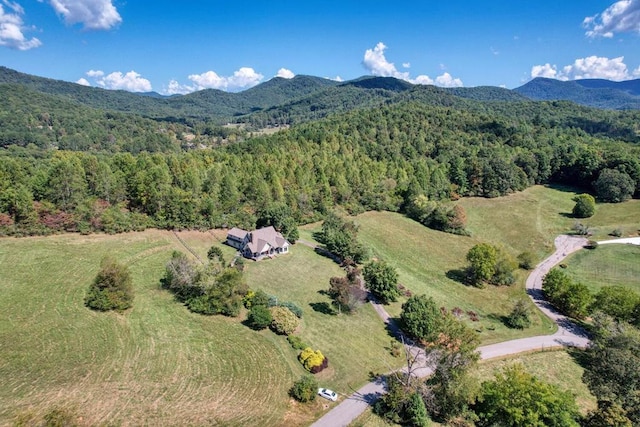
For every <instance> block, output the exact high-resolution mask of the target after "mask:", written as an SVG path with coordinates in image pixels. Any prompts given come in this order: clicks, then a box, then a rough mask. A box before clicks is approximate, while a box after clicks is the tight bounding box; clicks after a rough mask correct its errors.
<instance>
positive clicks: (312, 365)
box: [298, 347, 329, 374]
mask: <svg viewBox="0 0 640 427" xmlns="http://www.w3.org/2000/svg"><path fill="white" fill-rule="evenodd" d="M298 360H299V361H300V363H302V366H304V368H305V369H306V370H307V371H309V372H311V373H312V374H317V373H318V372H321V371H322V370H323V369H325V368H326V367H327V366H329V359H327V358H326V357H325V356H324V355H323V354H322V353H321V352H320V350H315V351H314V350H313V349H312V348H311V347H307V348H305V349H304V350H302V351H301V352H300V354H299V355H298Z"/></svg>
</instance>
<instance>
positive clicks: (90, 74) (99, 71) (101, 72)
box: [86, 70, 104, 77]
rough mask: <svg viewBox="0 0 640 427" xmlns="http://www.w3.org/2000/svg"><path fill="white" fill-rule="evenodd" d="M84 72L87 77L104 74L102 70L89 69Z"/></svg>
mask: <svg viewBox="0 0 640 427" xmlns="http://www.w3.org/2000/svg"><path fill="white" fill-rule="evenodd" d="M86 74H87V76H89V77H102V76H104V71H102V70H89V71H87V73H86Z"/></svg>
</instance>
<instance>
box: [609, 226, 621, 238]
mask: <svg viewBox="0 0 640 427" xmlns="http://www.w3.org/2000/svg"><path fill="white" fill-rule="evenodd" d="M609 235H610V236H613V237H621V236H622V229H621V228H620V227H618V228H616V229H615V230H613V231H612V232H611V233H609Z"/></svg>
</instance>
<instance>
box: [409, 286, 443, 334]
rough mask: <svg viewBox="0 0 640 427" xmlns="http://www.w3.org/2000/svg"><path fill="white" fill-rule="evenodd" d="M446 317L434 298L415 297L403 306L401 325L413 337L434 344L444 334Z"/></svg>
mask: <svg viewBox="0 0 640 427" xmlns="http://www.w3.org/2000/svg"><path fill="white" fill-rule="evenodd" d="M444 316H445V315H444V313H443V311H442V310H441V309H440V308H439V307H438V305H437V304H436V302H435V300H434V299H433V298H432V297H427V296H426V295H413V296H411V297H410V298H409V299H408V300H407V301H406V302H405V303H404V304H402V312H401V313H400V325H401V327H402V329H403V330H404V331H405V332H406V333H407V334H409V335H410V336H411V337H413V338H416V339H418V340H420V341H422V342H425V343H426V342H434V341H435V340H436V339H437V338H438V335H439V334H440V333H441V332H442V329H443V326H444Z"/></svg>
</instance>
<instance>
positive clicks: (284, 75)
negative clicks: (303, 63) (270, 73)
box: [276, 68, 296, 79]
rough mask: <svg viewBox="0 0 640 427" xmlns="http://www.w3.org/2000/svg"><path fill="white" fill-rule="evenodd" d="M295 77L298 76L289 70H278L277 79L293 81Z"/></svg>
mask: <svg viewBox="0 0 640 427" xmlns="http://www.w3.org/2000/svg"><path fill="white" fill-rule="evenodd" d="M295 76H296V75H295V74H294V73H293V71H291V70H287V69H286V68H280V69H279V70H278V74H276V77H282V78H283V79H292V78H294V77H295Z"/></svg>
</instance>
